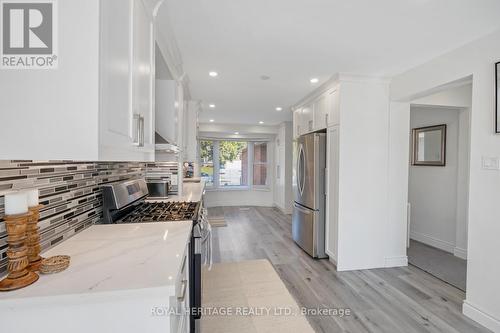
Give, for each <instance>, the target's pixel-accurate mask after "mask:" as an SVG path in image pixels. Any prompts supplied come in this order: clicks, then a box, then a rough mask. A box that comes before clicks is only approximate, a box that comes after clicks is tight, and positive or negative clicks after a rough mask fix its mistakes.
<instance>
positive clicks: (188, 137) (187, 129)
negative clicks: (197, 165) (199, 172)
mask: <svg viewBox="0 0 500 333" xmlns="http://www.w3.org/2000/svg"><path fill="white" fill-rule="evenodd" d="M186 104H187V105H186V108H185V115H186V116H185V117H184V126H183V129H184V146H183V152H184V161H187V162H194V161H197V160H198V149H197V148H198V115H199V113H200V109H201V108H200V104H199V103H198V102H195V101H189V102H188V103H186Z"/></svg>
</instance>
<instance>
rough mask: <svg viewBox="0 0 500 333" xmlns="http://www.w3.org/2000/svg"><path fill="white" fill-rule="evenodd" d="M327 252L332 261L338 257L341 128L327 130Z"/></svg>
mask: <svg viewBox="0 0 500 333" xmlns="http://www.w3.org/2000/svg"><path fill="white" fill-rule="evenodd" d="M326 149H327V152H326V168H327V170H326V177H325V178H326V216H325V219H326V228H325V234H326V238H325V252H326V254H328V256H329V257H330V260H332V261H334V262H335V263H336V262H337V256H338V202H339V198H338V193H339V126H333V127H330V128H328V130H327V147H326Z"/></svg>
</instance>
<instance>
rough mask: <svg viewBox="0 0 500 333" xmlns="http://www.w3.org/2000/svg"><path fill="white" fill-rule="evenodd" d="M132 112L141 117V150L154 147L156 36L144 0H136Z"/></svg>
mask: <svg viewBox="0 0 500 333" xmlns="http://www.w3.org/2000/svg"><path fill="white" fill-rule="evenodd" d="M133 5H134V6H133V16H132V30H133V33H132V45H133V49H132V111H133V115H136V118H137V116H139V118H140V119H141V122H140V124H139V125H140V126H142V128H139V144H138V148H139V149H146V150H153V149H154V146H153V145H154V113H153V82H154V81H153V79H154V66H153V64H154V35H153V21H152V16H151V14H150V13H149V12H148V9H147V7H146V6H145V4H144V2H143V1H142V0H133Z"/></svg>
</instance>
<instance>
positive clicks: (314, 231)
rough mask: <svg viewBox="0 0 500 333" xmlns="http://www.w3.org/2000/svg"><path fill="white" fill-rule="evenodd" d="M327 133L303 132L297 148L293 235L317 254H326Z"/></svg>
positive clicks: (314, 255) (306, 249)
mask: <svg viewBox="0 0 500 333" xmlns="http://www.w3.org/2000/svg"><path fill="white" fill-rule="evenodd" d="M325 168H326V134H325V133H311V134H305V135H302V136H300V137H299V138H298V139H297V142H296V144H295V152H294V176H293V191H294V201H295V202H294V205H293V206H294V207H293V217H292V236H293V240H294V241H295V243H297V244H298V245H299V246H300V247H301V248H302V249H304V251H306V252H307V253H308V254H309V255H310V256H311V257H313V258H326V257H327V255H326V254H325V199H326V197H325V177H326V175H325Z"/></svg>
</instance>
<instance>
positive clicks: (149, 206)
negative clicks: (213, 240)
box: [119, 202, 200, 223]
mask: <svg viewBox="0 0 500 333" xmlns="http://www.w3.org/2000/svg"><path fill="white" fill-rule="evenodd" d="M199 210H200V203H199V202H143V203H141V204H139V205H137V206H135V208H134V210H132V211H131V212H130V213H129V214H128V215H126V216H125V217H123V218H122V219H121V220H120V221H119V223H141V222H143V223H146V222H169V221H186V220H189V221H196V220H197V215H198V211H199Z"/></svg>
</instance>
